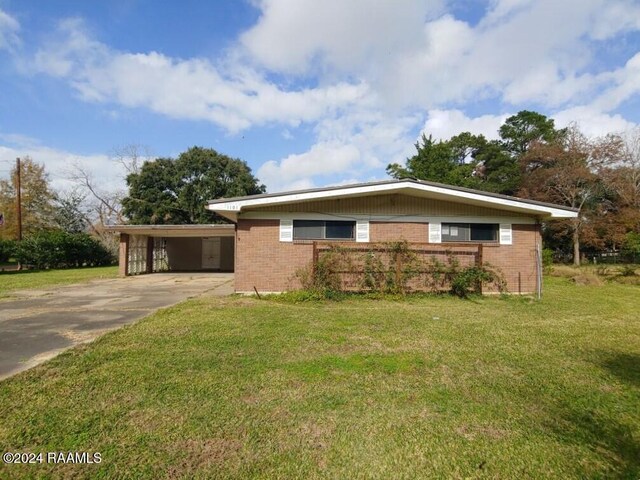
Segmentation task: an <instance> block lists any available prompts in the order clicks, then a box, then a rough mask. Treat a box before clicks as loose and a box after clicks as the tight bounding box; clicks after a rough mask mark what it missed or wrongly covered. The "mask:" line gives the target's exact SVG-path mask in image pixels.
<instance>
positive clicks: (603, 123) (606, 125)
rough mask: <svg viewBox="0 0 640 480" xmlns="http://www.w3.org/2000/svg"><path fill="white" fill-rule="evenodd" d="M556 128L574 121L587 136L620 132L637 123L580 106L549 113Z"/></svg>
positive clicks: (617, 115) (633, 126) (630, 128)
mask: <svg viewBox="0 0 640 480" xmlns="http://www.w3.org/2000/svg"><path fill="white" fill-rule="evenodd" d="M551 116H552V117H553V118H554V120H555V121H556V127H557V128H564V127H566V126H567V125H569V124H570V123H576V124H577V126H578V127H579V128H580V130H581V131H582V132H583V133H584V134H586V135H587V136H589V137H598V136H602V135H606V134H607V133H622V132H626V131H629V130H632V129H634V128H636V127H637V124H636V123H634V122H631V121H629V120H626V119H625V118H623V117H622V115H619V114H610V113H606V112H602V111H598V110H597V109H595V108H593V107H590V106H581V107H574V108H569V109H567V110H562V111H560V112H557V113H555V114H553V115H551Z"/></svg>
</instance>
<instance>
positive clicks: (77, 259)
mask: <svg viewBox="0 0 640 480" xmlns="http://www.w3.org/2000/svg"><path fill="white" fill-rule="evenodd" d="M15 258H16V260H18V261H19V262H20V263H21V264H23V265H26V266H30V267H32V268H36V269H39V270H41V269H50V268H74V267H97V266H102V265H111V264H113V263H114V262H115V258H114V257H113V255H112V254H111V252H109V251H108V250H107V249H106V248H105V247H104V245H102V243H100V242H99V241H98V240H96V239H95V238H93V237H91V236H90V235H87V234H86V233H67V232H64V231H61V230H51V231H44V232H39V233H36V234H35V235H31V236H29V237H27V238H25V239H24V240H22V241H21V242H19V243H18V244H17V247H16V251H15Z"/></svg>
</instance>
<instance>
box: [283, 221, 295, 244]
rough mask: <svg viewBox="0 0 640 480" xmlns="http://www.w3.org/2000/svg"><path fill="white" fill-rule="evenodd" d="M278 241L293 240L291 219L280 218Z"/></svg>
mask: <svg viewBox="0 0 640 480" xmlns="http://www.w3.org/2000/svg"><path fill="white" fill-rule="evenodd" d="M280 241H281V242H293V220H280Z"/></svg>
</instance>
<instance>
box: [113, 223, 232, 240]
mask: <svg viewBox="0 0 640 480" xmlns="http://www.w3.org/2000/svg"><path fill="white" fill-rule="evenodd" d="M103 228H104V230H105V231H107V232H120V233H128V234H130V235H147V236H150V237H232V236H233V235H234V234H235V228H236V226H235V225H232V224H217V225H214V224H206V225H108V226H105V227H103Z"/></svg>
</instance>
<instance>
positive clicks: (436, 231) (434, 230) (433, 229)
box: [429, 222, 442, 243]
mask: <svg viewBox="0 0 640 480" xmlns="http://www.w3.org/2000/svg"><path fill="white" fill-rule="evenodd" d="M429 243H442V224H441V223H433V222H429Z"/></svg>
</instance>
